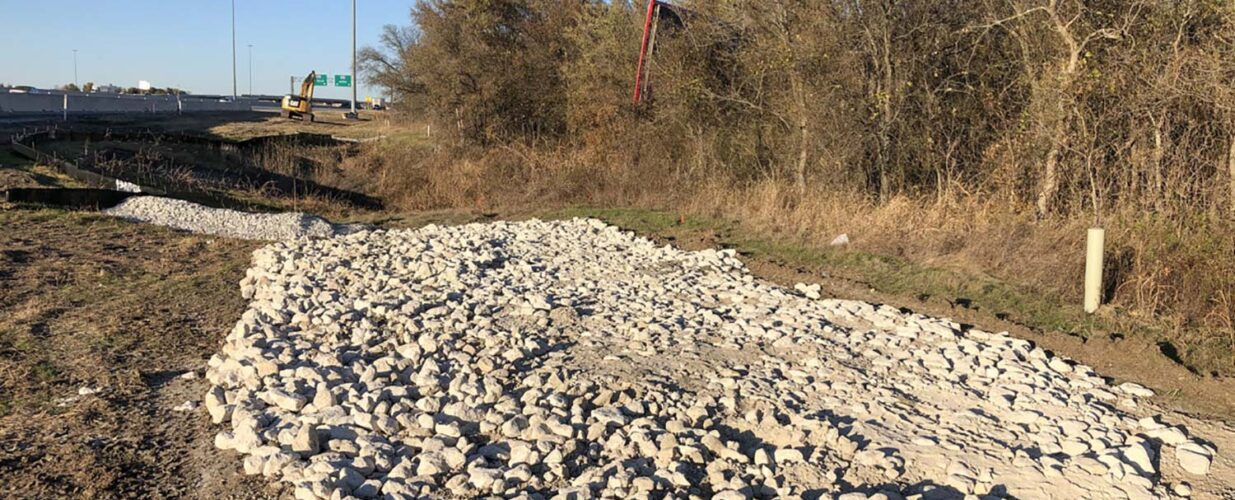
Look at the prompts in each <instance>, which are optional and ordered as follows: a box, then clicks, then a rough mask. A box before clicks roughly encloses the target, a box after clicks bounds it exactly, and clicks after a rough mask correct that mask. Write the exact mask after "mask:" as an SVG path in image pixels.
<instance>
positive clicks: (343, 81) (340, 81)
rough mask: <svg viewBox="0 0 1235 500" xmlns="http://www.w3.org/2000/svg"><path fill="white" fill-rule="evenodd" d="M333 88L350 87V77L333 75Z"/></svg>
mask: <svg viewBox="0 0 1235 500" xmlns="http://www.w3.org/2000/svg"><path fill="white" fill-rule="evenodd" d="M334 86H336V87H351V86H352V75H335V76H334Z"/></svg>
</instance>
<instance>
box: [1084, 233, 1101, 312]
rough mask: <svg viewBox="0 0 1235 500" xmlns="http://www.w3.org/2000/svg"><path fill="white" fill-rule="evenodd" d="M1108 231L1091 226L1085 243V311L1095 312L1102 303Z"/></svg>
mask: <svg viewBox="0 0 1235 500" xmlns="http://www.w3.org/2000/svg"><path fill="white" fill-rule="evenodd" d="M1105 244H1106V231H1105V230H1104V229H1102V228H1100V227H1091V228H1089V237H1088V239H1087V242H1086V245H1085V312H1087V313H1089V314H1093V313H1094V312H1095V311H1097V310H1098V306H1100V305H1102V253H1103V251H1102V250H1103V246H1104V245H1105Z"/></svg>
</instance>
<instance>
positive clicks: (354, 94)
mask: <svg viewBox="0 0 1235 500" xmlns="http://www.w3.org/2000/svg"><path fill="white" fill-rule="evenodd" d="M357 83H358V82H357V79H356V0H352V114H351V116H350V117H349V118H353V119H355V118H360V116H359V115H357V114H356V84H357Z"/></svg>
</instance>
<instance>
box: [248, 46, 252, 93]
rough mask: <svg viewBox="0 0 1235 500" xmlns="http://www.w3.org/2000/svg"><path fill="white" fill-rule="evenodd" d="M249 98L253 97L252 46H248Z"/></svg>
mask: <svg viewBox="0 0 1235 500" xmlns="http://www.w3.org/2000/svg"><path fill="white" fill-rule="evenodd" d="M249 97H253V44H251V43H250V44H249Z"/></svg>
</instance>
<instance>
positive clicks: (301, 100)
mask: <svg viewBox="0 0 1235 500" xmlns="http://www.w3.org/2000/svg"><path fill="white" fill-rule="evenodd" d="M316 81H317V72H316V71H312V72H310V73H309V76H308V77H306V78H305V79H304V83H301V84H300V95H298V96H294V95H285V96H283V106H282V111H280V114H281V115H283V117H284V118H288V119H291V118H297V117H298V118H300V120H301V121H303V120H304V119H306V118H308V120H309V121H313V87H314V86H315V82H316Z"/></svg>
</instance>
